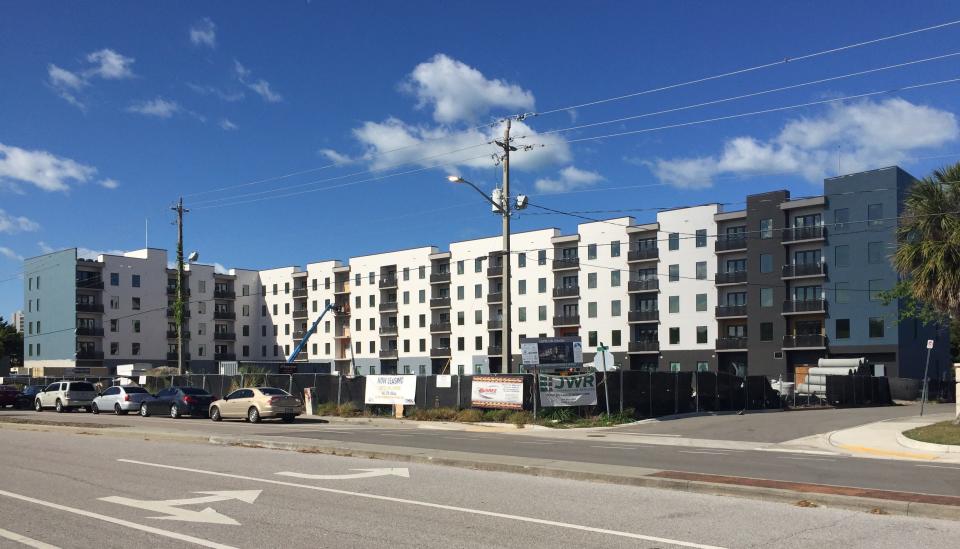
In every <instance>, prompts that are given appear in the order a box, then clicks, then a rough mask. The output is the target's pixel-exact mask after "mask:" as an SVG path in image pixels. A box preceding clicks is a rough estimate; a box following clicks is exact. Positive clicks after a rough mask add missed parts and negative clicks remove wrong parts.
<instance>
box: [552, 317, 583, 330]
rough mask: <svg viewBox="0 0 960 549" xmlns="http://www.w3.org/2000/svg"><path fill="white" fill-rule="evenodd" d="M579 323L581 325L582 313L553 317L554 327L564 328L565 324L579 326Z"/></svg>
mask: <svg viewBox="0 0 960 549" xmlns="http://www.w3.org/2000/svg"><path fill="white" fill-rule="evenodd" d="M579 325H580V315H570V316H555V317H553V327H554V328H562V327H565V326H579Z"/></svg>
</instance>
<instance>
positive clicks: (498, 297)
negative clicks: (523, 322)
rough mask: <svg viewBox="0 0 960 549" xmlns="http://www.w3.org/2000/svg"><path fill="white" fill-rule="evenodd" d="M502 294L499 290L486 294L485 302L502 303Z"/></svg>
mask: <svg viewBox="0 0 960 549" xmlns="http://www.w3.org/2000/svg"><path fill="white" fill-rule="evenodd" d="M502 302H503V294H502V293H500V292H496V293H492V294H487V303H502Z"/></svg>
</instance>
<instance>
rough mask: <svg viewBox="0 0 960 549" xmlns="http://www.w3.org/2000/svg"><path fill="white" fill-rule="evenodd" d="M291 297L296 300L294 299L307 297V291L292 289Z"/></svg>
mask: <svg viewBox="0 0 960 549" xmlns="http://www.w3.org/2000/svg"><path fill="white" fill-rule="evenodd" d="M293 297H294V299H296V298H298V297H307V289H306V288H294V289H293Z"/></svg>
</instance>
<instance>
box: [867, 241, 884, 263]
mask: <svg viewBox="0 0 960 549" xmlns="http://www.w3.org/2000/svg"><path fill="white" fill-rule="evenodd" d="M867 263H873V264H878V263H883V242H867Z"/></svg>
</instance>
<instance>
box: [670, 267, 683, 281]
mask: <svg viewBox="0 0 960 549" xmlns="http://www.w3.org/2000/svg"><path fill="white" fill-rule="evenodd" d="M667 275H668V278H667V280H669V281H670V282H677V281H679V280H680V265H670V266H669V267H667Z"/></svg>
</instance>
